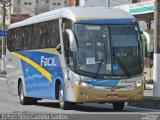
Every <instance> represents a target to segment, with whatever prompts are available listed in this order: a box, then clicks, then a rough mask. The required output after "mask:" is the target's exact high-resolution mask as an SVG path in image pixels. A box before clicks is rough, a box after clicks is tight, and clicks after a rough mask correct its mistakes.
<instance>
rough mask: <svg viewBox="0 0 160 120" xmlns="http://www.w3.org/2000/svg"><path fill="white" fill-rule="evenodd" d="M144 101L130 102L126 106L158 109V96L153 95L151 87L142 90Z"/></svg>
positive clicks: (159, 99)
mask: <svg viewBox="0 0 160 120" xmlns="http://www.w3.org/2000/svg"><path fill="white" fill-rule="evenodd" d="M144 96H145V97H144V101H142V102H130V103H128V106H135V107H140V108H148V109H158V110H160V97H153V89H150V90H145V91H144Z"/></svg>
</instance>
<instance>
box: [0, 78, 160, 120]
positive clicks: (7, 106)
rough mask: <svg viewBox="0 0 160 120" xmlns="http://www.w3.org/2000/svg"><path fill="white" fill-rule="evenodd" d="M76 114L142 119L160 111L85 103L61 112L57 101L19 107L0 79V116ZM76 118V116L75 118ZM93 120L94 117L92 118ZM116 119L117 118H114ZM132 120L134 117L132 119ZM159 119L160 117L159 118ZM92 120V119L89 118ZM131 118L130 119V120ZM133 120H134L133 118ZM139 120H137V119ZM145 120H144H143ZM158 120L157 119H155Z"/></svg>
mask: <svg viewBox="0 0 160 120" xmlns="http://www.w3.org/2000/svg"><path fill="white" fill-rule="evenodd" d="M2 113H9V114H28V113H29V114H32V113H37V114H39V113H40V114H69V115H70V114H78V115H79V116H81V117H78V118H76V119H77V120H80V119H81V118H83V116H82V115H84V114H92V117H93V116H95V115H97V114H99V115H100V114H103V115H106V114H107V115H111V116H112V117H113V116H116V115H120V116H123V117H124V115H128V114H130V115H140V119H142V117H143V114H144V113H153V114H160V110H153V109H145V108H137V107H131V106H125V108H124V111H122V112H119V111H114V110H113V108H112V105H110V104H96V103H86V104H81V105H74V106H72V107H71V108H70V110H61V109H59V105H58V102H57V101H51V100H43V101H39V102H38V103H37V104H36V105H25V106H23V105H21V104H20V103H19V99H18V96H13V95H11V94H9V93H8V92H7V83H6V79H5V78H0V114H2ZM75 117H77V115H76V116H75ZM93 118H95V117H93ZM116 118H118V117H116ZM116 118H115V119H114V120H121V119H120V118H119V119H116ZM124 118H125V117H124ZM133 118H134V117H133ZM159 118H160V116H159ZM90 119H92V118H90ZM131 119H132V117H131V118H130V120H131ZM133 120H136V119H135V118H134V119H133ZM138 120H139V119H138ZM144 120H145V119H144ZM155 120H159V119H155Z"/></svg>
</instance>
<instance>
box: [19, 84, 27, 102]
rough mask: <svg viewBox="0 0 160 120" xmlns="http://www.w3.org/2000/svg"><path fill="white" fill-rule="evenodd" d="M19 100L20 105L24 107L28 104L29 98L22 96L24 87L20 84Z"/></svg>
mask: <svg viewBox="0 0 160 120" xmlns="http://www.w3.org/2000/svg"><path fill="white" fill-rule="evenodd" d="M19 100H20V103H21V104H22V105H26V104H28V103H29V98H27V97H25V96H24V87H23V83H22V82H21V83H20V85H19Z"/></svg>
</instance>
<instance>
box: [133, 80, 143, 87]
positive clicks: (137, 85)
mask: <svg viewBox="0 0 160 120" xmlns="http://www.w3.org/2000/svg"><path fill="white" fill-rule="evenodd" d="M142 85H143V81H136V82H135V83H134V87H135V88H138V87H141V86H142Z"/></svg>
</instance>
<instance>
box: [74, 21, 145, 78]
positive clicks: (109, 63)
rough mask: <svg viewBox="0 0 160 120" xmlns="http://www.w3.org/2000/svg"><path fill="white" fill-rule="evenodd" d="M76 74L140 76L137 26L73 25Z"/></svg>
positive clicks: (139, 48) (139, 49)
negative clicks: (76, 44)
mask: <svg viewBox="0 0 160 120" xmlns="http://www.w3.org/2000/svg"><path fill="white" fill-rule="evenodd" d="M75 35H76V38H77V43H78V50H77V53H76V60H77V62H76V63H77V64H76V68H77V70H80V71H83V72H87V73H92V74H95V76H96V75H105V76H111V75H112V76H113V75H114V76H123V77H129V76H131V75H132V76H133V75H137V74H141V73H142V70H143V68H142V51H141V42H140V34H139V29H138V27H137V25H133V24H127V25H94V24H92V25H90V24H75Z"/></svg>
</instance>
